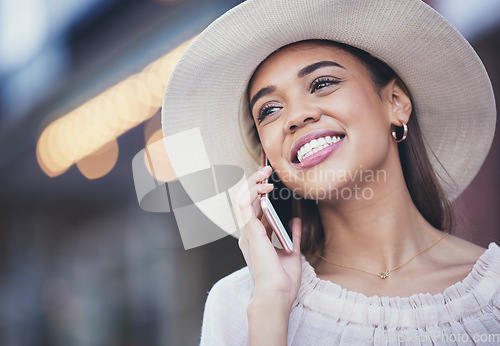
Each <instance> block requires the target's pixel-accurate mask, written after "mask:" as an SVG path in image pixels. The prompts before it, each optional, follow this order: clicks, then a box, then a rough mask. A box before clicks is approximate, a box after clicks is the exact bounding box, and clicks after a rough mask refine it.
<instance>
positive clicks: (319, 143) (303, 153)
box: [297, 136, 341, 162]
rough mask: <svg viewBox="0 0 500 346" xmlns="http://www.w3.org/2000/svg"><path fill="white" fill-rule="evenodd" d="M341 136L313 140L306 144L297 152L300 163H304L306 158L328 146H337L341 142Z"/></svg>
mask: <svg viewBox="0 0 500 346" xmlns="http://www.w3.org/2000/svg"><path fill="white" fill-rule="evenodd" d="M340 139H341V138H340V136H333V137H330V136H325V137H321V138H317V139H313V140H312V141H310V142H309V143H306V144H304V145H303V146H302V147H301V148H300V149H299V150H298V151H297V158H298V159H299V162H302V160H304V159H305V158H306V157H308V156H311V155H313V154H315V153H317V152H318V151H320V150H322V149H324V148H326V147H327V146H329V145H331V144H335V143H337V142H338V141H340Z"/></svg>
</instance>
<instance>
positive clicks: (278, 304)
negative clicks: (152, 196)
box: [163, 0, 500, 345]
mask: <svg viewBox="0 0 500 346" xmlns="http://www.w3.org/2000/svg"><path fill="white" fill-rule="evenodd" d="M339 42H342V43H339ZM443 42H444V43H443ZM443 45H445V49H444V48H443ZM354 47H356V48H354ZM457 71H459V73H457ZM188 122H189V125H188ZM494 123H495V106H494V101H493V94H492V90H491V85H490V83H489V79H488V77H487V75H486V73H485V71H484V68H483V66H482V64H481V62H480V60H479V58H478V57H477V56H476V55H475V53H474V51H473V50H472V49H471V48H470V46H469V45H468V44H467V42H466V41H465V40H464V39H463V37H461V36H460V34H459V33H457V32H456V31H455V30H454V29H453V28H452V27H451V26H450V25H449V24H448V23H447V22H446V21H445V20H444V19H443V18H442V17H440V16H439V15H438V14H437V13H435V12H434V11H433V10H432V9H430V8H429V7H428V6H427V5H425V4H424V3H422V2H421V1H420V0H403V1H392V0H370V1H363V2H359V1H352V0H339V1H331V0H330V1H327V0H315V1H294V2H293V3H290V2H286V1H281V0H273V1H259V0H249V1H247V2H245V3H244V4H242V5H240V6H238V7H236V8H235V9H233V10H232V11H230V12H228V13H226V14H225V15H224V16H222V17H221V18H219V19H218V20H217V21H216V22H214V23H213V24H212V25H211V26H210V27H209V28H208V29H207V30H206V31H205V32H203V33H202V34H201V35H200V37H199V38H198V39H197V40H196V41H195V42H194V43H193V45H192V47H191V48H190V49H188V51H187V52H186V54H185V56H184V58H183V60H182V61H181V62H180V64H179V65H178V66H177V67H176V69H175V71H174V72H173V74H172V78H171V81H170V82H169V85H168V87H167V91H166V94H165V98H164V109H163V125H164V133H165V135H167V136H168V135H169V134H172V133H176V132H178V131H181V130H184V129H185V128H186V127H187V126H193V124H195V126H199V127H200V130H201V132H202V134H204V135H205V136H204V138H207V139H206V140H205V144H206V146H207V148H208V154H209V156H210V159H211V162H212V163H213V164H220V163H225V164H227V163H231V164H234V165H239V166H240V167H242V168H243V169H245V171H246V172H247V173H249V172H252V174H251V175H250V177H249V178H248V188H247V189H243V190H242V191H243V192H242V193H241V194H240V197H239V200H238V207H237V209H238V210H237V212H238V213H241V215H242V216H243V219H244V220H246V222H245V225H244V226H243V227H242V228H241V237H240V240H239V245H240V248H241V250H242V253H243V255H244V257H245V260H246V262H247V264H248V267H247V268H244V269H242V270H240V271H238V272H236V273H233V274H231V275H229V276H228V277H226V278H224V279H222V280H221V281H219V282H218V283H217V284H216V285H215V286H214V288H213V289H212V290H211V292H210V294H209V297H208V299H207V303H206V308H205V315H204V324H203V330H202V340H201V342H202V344H214V345H221V344H227V345H239V344H247V343H250V344H256V345H261V344H265V345H274V344H286V343H288V344H297V345H303V344H310V345H321V344H325V345H326V344H328V345H331V344H367V343H377V342H383V343H391V344H392V343H401V342H402V343H429V344H430V343H438V344H439V343H446V342H451V343H460V342H462V343H469V344H472V343H481V342H483V343H491V344H494V343H498V342H499V341H500V339H498V338H499V337H500V336H499V335H498V333H499V332H500V287H499V283H500V248H498V246H497V245H496V244H494V243H492V244H490V246H489V248H488V249H484V248H481V247H479V246H476V245H474V244H472V243H469V242H467V241H465V240H462V239H460V238H457V237H455V236H453V235H449V232H450V231H452V223H451V214H450V208H449V201H450V200H453V199H454V198H455V197H456V196H457V195H458V194H459V193H460V192H461V191H463V189H464V188H465V187H466V186H467V184H468V183H469V182H470V180H471V179H472V178H473V177H474V175H475V174H476V172H477V170H478V169H479V167H480V165H481V163H482V161H483V160H484V157H485V155H486V153H487V151H488V149H489V146H490V144H491V140H492V136H493V130H492V128H493V127H494V126H493V125H494ZM420 128H421V131H420ZM216 133H218V134H219V136H218V137H217V138H214V139H213V140H211V139H210V140H208V138H209V137H208V135H210V134H212V136H213V134H216ZM222 134H224V136H222ZM470 138H473V139H474V143H475V144H474V145H469V144H467V142H466V140H467V141H470ZM260 150H263V151H264V152H265V154H266V155H267V156H268V158H269V162H270V164H271V166H272V167H273V169H274V170H275V171H276V173H277V176H278V177H279V178H280V180H281V181H282V182H283V183H284V184H285V185H286V186H287V187H288V188H289V189H290V190H292V191H293V192H294V193H296V194H297V195H299V196H301V197H304V198H305V199H304V200H302V201H301V202H300V213H299V216H300V217H299V218H295V219H294V220H293V223H292V227H291V228H292V234H293V244H294V245H293V252H291V253H286V252H285V251H284V250H277V249H275V247H274V246H273V244H272V243H271V240H270V231H269V227H268V225H267V222H266V220H265V219H263V218H262V213H261V211H260V208H259V203H258V201H259V196H260V195H261V194H264V193H269V192H270V191H271V190H272V189H273V186H272V185H271V184H263V183H261V182H262V181H263V180H264V179H266V178H268V177H269V176H270V175H271V173H272V170H271V168H270V167H263V168H261V169H259V170H258V171H256V172H255V162H256V161H257V160H256V159H257V157H258V154H259V152H260ZM299 244H300V246H299Z"/></svg>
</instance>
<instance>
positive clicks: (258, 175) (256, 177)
mask: <svg viewBox="0 0 500 346" xmlns="http://www.w3.org/2000/svg"><path fill="white" fill-rule="evenodd" d="M272 172H273V169H272V168H271V166H264V167H262V168H261V169H259V170H258V171H256V172H255V173H254V174H252V175H251V176H250V178H248V182H251V183H254V184H256V183H259V182H261V181H262V180H264V179H267V178H269V177H270V176H271V173H272Z"/></svg>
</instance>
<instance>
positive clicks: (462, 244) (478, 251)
mask: <svg viewBox="0 0 500 346" xmlns="http://www.w3.org/2000/svg"><path fill="white" fill-rule="evenodd" d="M485 251H486V248H484V247H482V246H479V245H476V244H474V243H471V242H470V241H467V240H465V239H462V238H459V237H457V236H455V235H453V234H450V235H448V236H447V237H446V238H445V239H444V240H443V244H442V246H441V248H440V251H439V252H438V253H439V255H440V257H441V258H442V260H447V261H450V263H449V264H450V265H453V264H455V265H461V264H474V263H476V262H477V260H478V259H479V257H481V255H482V254H484V252H485Z"/></svg>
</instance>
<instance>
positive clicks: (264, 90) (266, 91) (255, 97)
mask: <svg viewBox="0 0 500 346" xmlns="http://www.w3.org/2000/svg"><path fill="white" fill-rule="evenodd" d="M275 90H276V87H275V86H267V87H265V88H262V89H260V90H259V91H258V92H257V93H256V94H255V95H253V97H252V99H251V100H250V109H253V106H254V105H255V102H257V100H258V99H260V98H261V97H263V96H266V95H268V94H270V93H272V92H274V91H275Z"/></svg>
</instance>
